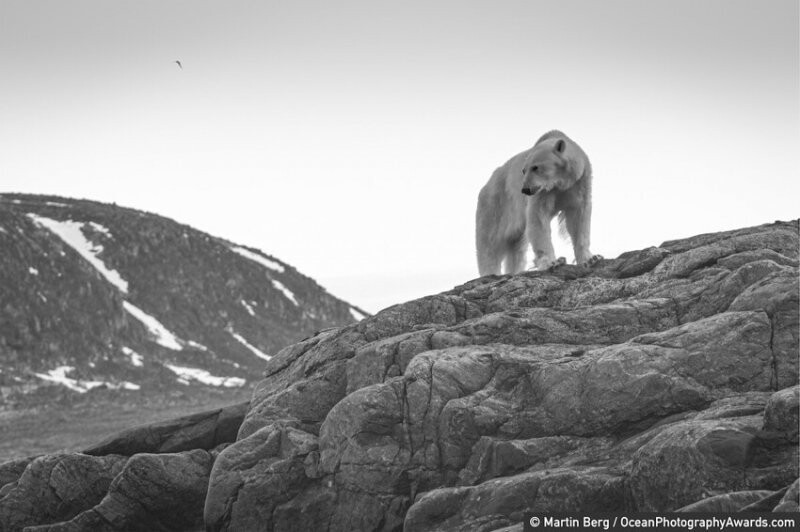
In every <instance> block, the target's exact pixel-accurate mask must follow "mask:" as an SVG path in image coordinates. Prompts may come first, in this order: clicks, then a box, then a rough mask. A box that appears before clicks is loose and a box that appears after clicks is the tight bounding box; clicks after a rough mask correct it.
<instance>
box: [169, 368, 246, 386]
mask: <svg viewBox="0 0 800 532" xmlns="http://www.w3.org/2000/svg"><path fill="white" fill-rule="evenodd" d="M164 365H165V366H166V367H167V368H169V369H170V370H171V371H172V372H173V373H175V374H176V375H178V377H180V378H179V379H178V381H180V382H183V383H184V384H188V381H192V380H195V381H198V382H201V383H203V384H208V385H211V386H224V387H226V388H238V387H240V386H244V385H245V382H246V381H245V380H244V379H242V378H240V377H217V376H215V375H212V374H211V373H209V372H208V371H206V370H204V369H200V368H188V367H185V366H173V365H172V364H164Z"/></svg>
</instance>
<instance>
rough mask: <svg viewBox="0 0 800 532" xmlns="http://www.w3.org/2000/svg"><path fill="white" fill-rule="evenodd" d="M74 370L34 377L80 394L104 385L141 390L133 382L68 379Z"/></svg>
mask: <svg viewBox="0 0 800 532" xmlns="http://www.w3.org/2000/svg"><path fill="white" fill-rule="evenodd" d="M74 369H75V368H74V367H72V366H59V367H57V368H55V369H51V370H50V371H48V372H47V373H34V375H36V376H37V377H39V378H40V379H42V380H46V381H50V382H55V383H57V384H61V385H62V386H66V387H67V388H69V389H70V390H73V391H76V392H79V393H86V392H88V391H89V390H91V389H92V388H97V387H98V386H103V385H105V386H106V387H108V388H109V389H112V390H138V389H139V388H140V386H139V385H138V384H134V383H132V382H127V381H125V382H120V383H113V382H106V381H87V380H82V379H73V378H71V377H67V373H70V372H71V371H73V370H74Z"/></svg>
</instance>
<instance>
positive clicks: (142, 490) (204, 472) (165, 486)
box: [26, 450, 211, 532]
mask: <svg viewBox="0 0 800 532" xmlns="http://www.w3.org/2000/svg"><path fill="white" fill-rule="evenodd" d="M210 470H211V456H210V455H209V454H208V453H207V452H206V451H203V450H195V451H187V452H184V453H169V454H144V453H143V454H137V455H136V456H134V457H132V458H131V459H130V460H128V462H127V463H126V464H125V467H124V468H123V469H122V471H121V472H120V474H119V475H118V476H117V477H116V478H115V479H114V481H113V482H112V483H111V485H110V486H109V487H108V493H107V495H106V496H105V497H104V498H103V500H102V501H100V502H99V503H98V504H97V505H95V506H94V507H93V508H91V509H88V510H86V511H84V512H82V513H80V514H78V515H77V516H75V517H74V518H73V519H71V520H69V521H65V522H61V523H55V524H50V525H43V526H38V527H33V528H30V529H26V531H27V532H34V531H35V532H83V531H91V530H96V531H101V530H102V531H113V530H119V531H121V532H122V531H141V532H146V531H150V530H190V529H198V528H201V527H202V523H203V504H204V501H205V495H206V490H207V488H208V474H209V471H210Z"/></svg>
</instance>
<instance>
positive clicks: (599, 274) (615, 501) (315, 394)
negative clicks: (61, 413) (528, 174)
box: [0, 221, 800, 531]
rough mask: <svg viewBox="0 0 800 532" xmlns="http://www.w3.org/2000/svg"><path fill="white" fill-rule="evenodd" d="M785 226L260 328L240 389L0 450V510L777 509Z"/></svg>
mask: <svg viewBox="0 0 800 532" xmlns="http://www.w3.org/2000/svg"><path fill="white" fill-rule="evenodd" d="M798 243H799V238H798V222H797V221H792V222H788V223H787V222H776V223H774V224H768V225H762V226H758V227H751V228H746V229H740V230H735V231H727V232H722V233H714V234H706V235H699V236H696V237H692V238H687V239H682V240H675V241H669V242H665V243H663V244H662V245H661V246H659V247H653V248H648V249H644V250H640V251H634V252H629V253H625V254H623V255H621V256H620V257H618V258H616V259H613V260H605V261H602V262H601V263H599V264H598V265H595V266H594V267H592V268H584V267H578V266H562V267H559V268H558V269H556V270H555V271H551V272H528V273H523V274H519V275H516V276H490V277H484V278H480V279H476V280H473V281H470V282H468V283H466V284H464V285H462V286H459V287H457V288H455V289H453V290H451V291H449V292H445V293H442V294H438V295H434V296H429V297H425V298H422V299H418V300H415V301H411V302H408V303H404V304H401V305H396V306H394V307H390V308H388V309H386V310H384V311H382V312H380V313H378V314H377V315H375V316H373V317H370V318H368V319H365V320H363V321H361V322H359V323H357V324H353V325H349V326H346V327H341V328H336V329H330V330H326V331H323V332H320V333H318V334H316V335H315V336H313V337H311V338H308V339H306V340H303V341H301V342H299V343H296V344H293V345H290V346H288V347H286V348H284V349H282V350H281V351H280V352H279V353H277V355H276V356H275V357H274V358H273V359H271V360H270V361H269V362H267V365H266V370H265V373H264V378H263V379H262V380H261V381H260V382H259V383H258V384H257V386H256V388H255V390H254V393H253V395H252V398H251V401H250V402H249V404H248V405H238V406H235V407H230V410H229V411H227V412H222V411H217V412H212V413H207V414H205V415H200V416H197V417H196V418H192V419H182V420H176V421H173V422H171V424H168V425H169V426H163V425H162V426H159V427H144V428H140V429H137V430H132V431H128V432H127V433H124V434H121V435H119V436H117V437H113V438H111V439H110V440H109V441H106V442H103V443H102V444H99V445H97V446H94V447H93V448H91V449H86V452H85V453H75V454H67V455H49V456H43V457H38V458H29V459H25V460H18V461H15V462H10V463H7V464H4V465H2V466H0V482H5V483H6V484H5V486H4V487H2V488H0V497H2V498H0V528H1V529H3V530H16V529H20V528H24V527H29V528H25V529H26V530H135V529H140V530H145V529H148V530H154V529H160V530H195V529H199V528H202V527H205V528H206V529H207V530H311V529H314V530H331V531H334V530H336V531H338V530H406V531H416V530H420V531H422V530H425V531H432V530H438V531H456V530H479V531H489V530H498V529H504V530H522V524H521V521H522V518H523V516H524V514H525V513H526V512H582V511H583V512H587V511H595V512H596V511H604V512H608V511H612V512H613V511H626V512H633V511H705V510H714V511H739V510H745V509H758V510H762V511H773V510H774V511H798V481H797V479H798V475H799V474H800V472H798V409H799V408H800V407H799V406H798V403H799V396H800V386H798V324H799V323H800V316H799V314H798V300H799V299H800V298H799V296H798V247H799V246H798ZM232 426H238V431H234V430H232V429H231V427H232ZM223 427H224V428H223ZM234 432H236V434H235V435H234ZM154 434H156V435H157V437H153V435H154ZM165 442H168V443H167V444H165ZM77 494H80V496H77ZM168 508H171V509H172V511H169V510H168Z"/></svg>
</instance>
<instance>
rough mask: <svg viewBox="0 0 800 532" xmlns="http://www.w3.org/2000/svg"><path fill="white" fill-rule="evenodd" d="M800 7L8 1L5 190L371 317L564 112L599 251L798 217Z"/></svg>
mask: <svg viewBox="0 0 800 532" xmlns="http://www.w3.org/2000/svg"><path fill="white" fill-rule="evenodd" d="M798 5H799V3H798V2H797V0H769V1H768V2H764V1H763V0H748V1H741V0H703V1H697V0H668V1H662V0H651V1H641V0H626V1H621V0H604V1H602V2H597V1H596V0H580V1H578V0H573V1H560V2H552V1H539V0H527V1H511V0H494V1H488V0H485V1H476V0H458V1H450V0H444V1H431V0H427V1H418V0H406V1H404V2H386V1H383V0H345V1H330V0H329V1H306V0H299V1H298V0H290V1H270V0H262V1H254V0H248V1H245V0H224V1H210V0H186V1H173V0H156V1H152V0H137V1H121V0H71V1H70V2H64V1H62V0H47V1H45V0H2V2H1V3H0V192H28V193H40V194H56V195H61V196H68V197H76V198H87V199H93V200H97V201H104V202H116V203H118V204H120V205H124V206H128V207H133V208H136V209H141V210H146V211H150V212H155V213H158V214H161V215H164V216H167V217H170V218H173V219H175V220H177V221H179V222H182V223H186V224H189V225H191V226H193V227H196V228H197V229H200V230H203V231H206V232H208V233H211V234H213V235H216V236H220V237H223V238H227V239H229V240H232V241H234V242H237V243H239V244H244V245H248V246H253V247H256V248H259V249H261V250H263V251H264V252H266V253H269V254H271V255H273V256H275V257H277V258H279V259H281V260H283V261H285V262H287V263H289V264H291V265H293V266H295V267H296V268H298V269H299V270H300V271H301V272H303V273H305V274H307V275H309V276H311V277H313V278H314V279H316V280H317V281H318V282H319V283H320V284H321V285H322V286H324V287H326V288H327V289H328V290H329V291H330V292H331V293H332V294H334V295H336V296H338V297H341V298H343V299H345V300H347V301H348V302H350V303H353V304H356V305H359V306H360V307H362V308H363V309H365V310H367V311H370V312H376V311H378V310H380V309H382V308H385V307H387V306H389V305H392V304H395V303H400V302H403V301H406V300H410V299H414V298H417V297H421V296H424V295H428V294H433V293H438V292H441V291H444V290H449V289H450V288H452V287H454V286H457V285H459V284H462V283H464V282H467V281H469V280H470V279H473V278H475V277H477V276H478V273H477V266H476V261H475V244H474V241H475V235H474V232H475V227H474V226H475V207H476V202H477V194H478V191H479V190H480V188H481V187H482V186H483V185H484V183H485V182H486V181H487V180H488V178H489V176H490V175H491V173H492V172H493V171H494V169H495V168H497V167H498V166H500V165H502V164H503V163H504V162H505V161H506V160H508V159H509V158H510V157H512V156H513V155H515V154H517V153H519V152H521V151H523V150H526V149H528V148H530V147H531V146H532V145H533V143H534V142H535V141H536V139H537V138H538V137H539V136H540V135H541V134H543V133H544V132H546V131H549V130H551V129H560V130H562V131H564V132H565V133H567V134H568V135H569V136H570V137H571V138H573V139H574V140H575V141H577V142H578V143H579V144H580V145H581V146H582V147H583V149H584V151H586V153H587V154H588V155H589V158H590V159H591V162H592V166H593V168H594V192H593V194H594V198H593V219H592V251H593V252H594V253H599V254H601V255H603V256H605V257H609V258H613V257H616V256H617V255H619V254H620V253H622V252H624V251H628V250H633V249H641V248H644V247H648V246H653V245H658V244H660V243H661V242H663V241H665V240H670V239H675V238H681V237H687V236H692V235H695V234H699V233H704V232H710V231H720V230H726V229H735V228H739V227H747V226H751V225H757V224H761V223H766V222H772V221H774V220H777V219H783V220H788V219H794V218H797V217H798V215H799V214H800V212H799V211H800V209H798V207H797V205H798V200H797V197H798V192H800V184H799V183H800V179H799V178H800V172H799V170H800V158H798V147H800V41H799V38H798V34H799V32H798V28H799V27H800V16H799V15H798ZM176 60H179V61H180V62H181V64H182V67H183V68H180V67H179V66H178V65H177V64H176V63H175V61H176ZM556 251H557V254H559V255H564V256H566V257H567V258H568V260H572V258H573V257H572V251H571V248H570V246H569V244H568V243H567V242H562V241H558V242H556Z"/></svg>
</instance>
